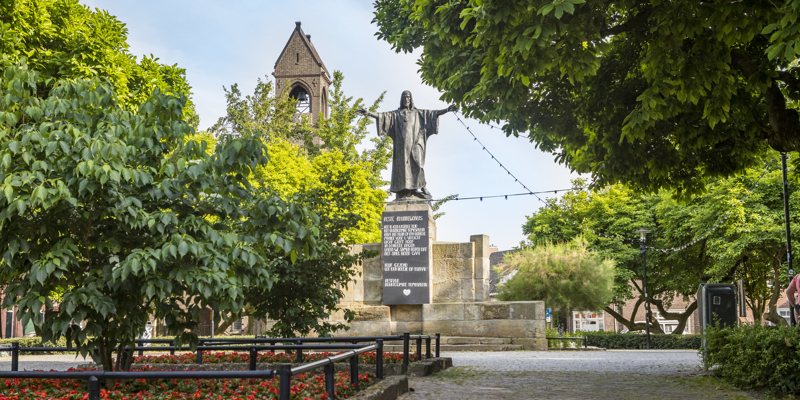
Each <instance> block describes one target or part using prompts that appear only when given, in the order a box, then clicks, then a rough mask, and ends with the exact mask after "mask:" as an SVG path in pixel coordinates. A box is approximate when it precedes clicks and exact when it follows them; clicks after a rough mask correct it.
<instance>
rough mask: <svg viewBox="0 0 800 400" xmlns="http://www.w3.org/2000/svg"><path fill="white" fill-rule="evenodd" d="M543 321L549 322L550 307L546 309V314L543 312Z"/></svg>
mask: <svg viewBox="0 0 800 400" xmlns="http://www.w3.org/2000/svg"><path fill="white" fill-rule="evenodd" d="M545 321H546V322H550V309H549V308H548V309H547V314H545Z"/></svg>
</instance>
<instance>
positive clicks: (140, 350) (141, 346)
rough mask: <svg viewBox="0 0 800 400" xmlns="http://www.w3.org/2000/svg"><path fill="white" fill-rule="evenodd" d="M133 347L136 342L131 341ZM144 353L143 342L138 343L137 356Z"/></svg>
mask: <svg viewBox="0 0 800 400" xmlns="http://www.w3.org/2000/svg"><path fill="white" fill-rule="evenodd" d="M133 348H136V342H133ZM143 355H144V343H139V357H141V356H143Z"/></svg>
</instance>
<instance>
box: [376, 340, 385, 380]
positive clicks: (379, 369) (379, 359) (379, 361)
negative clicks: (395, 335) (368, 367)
mask: <svg viewBox="0 0 800 400" xmlns="http://www.w3.org/2000/svg"><path fill="white" fill-rule="evenodd" d="M376 342H377V343H378V350H377V351H375V377H377V378H378V379H383V339H378V340H376Z"/></svg>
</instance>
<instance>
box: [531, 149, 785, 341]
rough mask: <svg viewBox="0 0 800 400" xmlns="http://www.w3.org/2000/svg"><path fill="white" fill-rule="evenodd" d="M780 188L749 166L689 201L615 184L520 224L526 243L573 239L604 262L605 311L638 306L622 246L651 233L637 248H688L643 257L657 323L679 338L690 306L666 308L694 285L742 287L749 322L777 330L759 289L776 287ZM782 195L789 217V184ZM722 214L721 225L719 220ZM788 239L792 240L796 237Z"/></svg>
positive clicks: (773, 170)
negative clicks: (666, 322) (611, 266)
mask: <svg viewBox="0 0 800 400" xmlns="http://www.w3.org/2000/svg"><path fill="white" fill-rule="evenodd" d="M762 174H764V176H763V179H761V180H760V181H759V179H760V178H761V176H762ZM756 183H758V185H756ZM575 185H576V187H578V188H582V187H583V186H584V182H583V181H576V182H575ZM781 185H782V178H781V172H780V169H779V165H778V164H777V163H774V162H770V163H769V164H768V166H767V168H766V173H765V169H764V168H763V167H762V168H753V169H748V170H747V171H746V173H744V174H742V175H741V176H739V177H735V178H726V179H714V180H710V181H709V182H708V185H707V192H706V193H705V194H703V195H701V196H696V197H695V198H693V199H692V200H690V201H677V200H675V199H674V198H673V197H672V195H671V194H670V193H668V192H666V191H665V192H661V193H657V194H642V193H638V192H635V191H633V190H631V189H629V188H627V187H625V186H622V185H613V186H609V187H606V188H603V189H599V190H592V191H587V190H584V189H581V190H574V191H572V192H570V193H568V194H565V195H564V196H563V197H561V198H560V199H558V200H556V199H553V200H549V201H548V204H547V206H546V207H544V208H542V209H540V210H538V211H537V212H535V213H534V214H532V215H531V216H530V217H529V218H528V221H527V222H526V224H525V225H524V226H523V231H524V232H525V233H526V234H528V235H529V239H530V240H531V241H533V242H536V241H560V242H563V241H568V240H571V239H572V238H574V237H577V236H578V235H582V236H583V237H584V238H585V239H586V240H588V241H589V243H590V247H591V249H592V251H594V252H596V253H598V254H600V255H602V256H606V257H614V259H615V260H616V261H617V264H616V265H617V269H616V280H615V292H616V297H615V303H621V302H623V301H625V300H628V299H631V298H635V299H636V300H637V303H636V304H635V308H636V309H638V308H641V307H643V302H644V293H643V290H642V287H641V284H640V282H641V280H642V278H643V268H642V256H641V254H640V252H639V243H638V240H629V239H633V238H637V237H638V234H636V230H638V229H640V228H646V229H649V230H651V231H652V232H651V233H649V234H648V236H647V245H648V246H653V247H655V248H658V249H669V248H673V247H677V246H682V245H685V244H687V243H691V242H692V241H693V240H697V241H696V242H695V243H694V244H693V245H691V246H688V247H686V248H685V249H683V250H680V251H671V252H666V253H663V252H658V251H648V252H647V268H648V272H649V273H648V292H649V293H650V296H651V302H652V304H653V307H654V308H655V309H656V310H657V311H659V313H660V314H661V315H662V316H663V317H665V318H668V319H672V320H678V321H682V325H680V326H679V328H680V329H677V330H676V332H678V333H680V332H682V331H683V327H684V326H685V322H686V321H687V318H688V316H689V315H690V314H691V312H692V311H694V307H696V305H694V304H690V306H689V309H687V312H684V313H675V312H670V311H669V309H670V306H671V304H672V302H673V301H674V299H675V298H684V299H688V298H689V296H692V295H694V294H695V293H696V292H697V287H698V285H699V284H700V283H702V282H732V281H736V280H738V279H742V280H743V281H744V284H745V289H746V290H745V291H746V293H747V298H746V301H747V304H748V306H749V307H750V308H751V310H752V311H753V314H754V316H755V317H756V319H757V320H759V321H760V320H761V319H762V317H763V318H764V319H767V320H769V321H772V322H774V323H782V322H781V320H782V318H780V317H779V316H778V315H777V312H776V311H774V309H775V307H774V305H775V303H776V302H777V300H778V299H779V298H780V296H781V295H780V287H779V285H774V286H772V287H768V286H767V284H766V282H767V281H778V282H780V281H785V279H784V277H783V275H782V273H783V272H782V271H785V270H786V267H785V265H783V264H782V261H783V257H784V255H785V240H784V235H785V232H784V231H783V229H784V228H783V202H782V201H783V200H782V189H781ZM790 193H791V195H790V211H791V218H792V219H796V218H797V211H796V210H797V209H798V207H800V194H798V193H797V188H796V182H794V181H792V182H790ZM728 213H730V214H728ZM726 214H727V215H728V217H727V218H723V217H725V215H726ZM718 223H719V226H717V227H716V229H713V230H712V228H714V227H715V225H717V224H718ZM793 225H794V224H793ZM792 236H793V237H795V240H796V238H797V235H796V234H793V235H792ZM625 239H628V240H625ZM797 245H798V244H794V246H797ZM770 304H771V305H772V306H773V307H770ZM605 311H606V312H608V313H609V314H611V315H613V316H614V317H615V318H616V319H617V320H618V321H620V322H621V323H623V324H624V325H625V326H626V327H628V329H631V330H642V329H644V324H634V323H633V320H632V318H628V317H626V316H624V315H620V314H619V313H617V312H616V310H615V309H614V308H612V307H608V308H606V309H605ZM631 315H635V310H634V311H632V314H631ZM651 330H652V331H655V332H659V331H660V327H658V325H657V324H651Z"/></svg>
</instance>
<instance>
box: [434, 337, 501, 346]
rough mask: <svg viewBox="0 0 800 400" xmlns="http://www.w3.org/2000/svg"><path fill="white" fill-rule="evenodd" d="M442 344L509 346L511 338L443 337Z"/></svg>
mask: <svg viewBox="0 0 800 400" xmlns="http://www.w3.org/2000/svg"><path fill="white" fill-rule="evenodd" d="M442 344H443V345H445V344H511V338H487V337H460V336H443V337H442Z"/></svg>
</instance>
